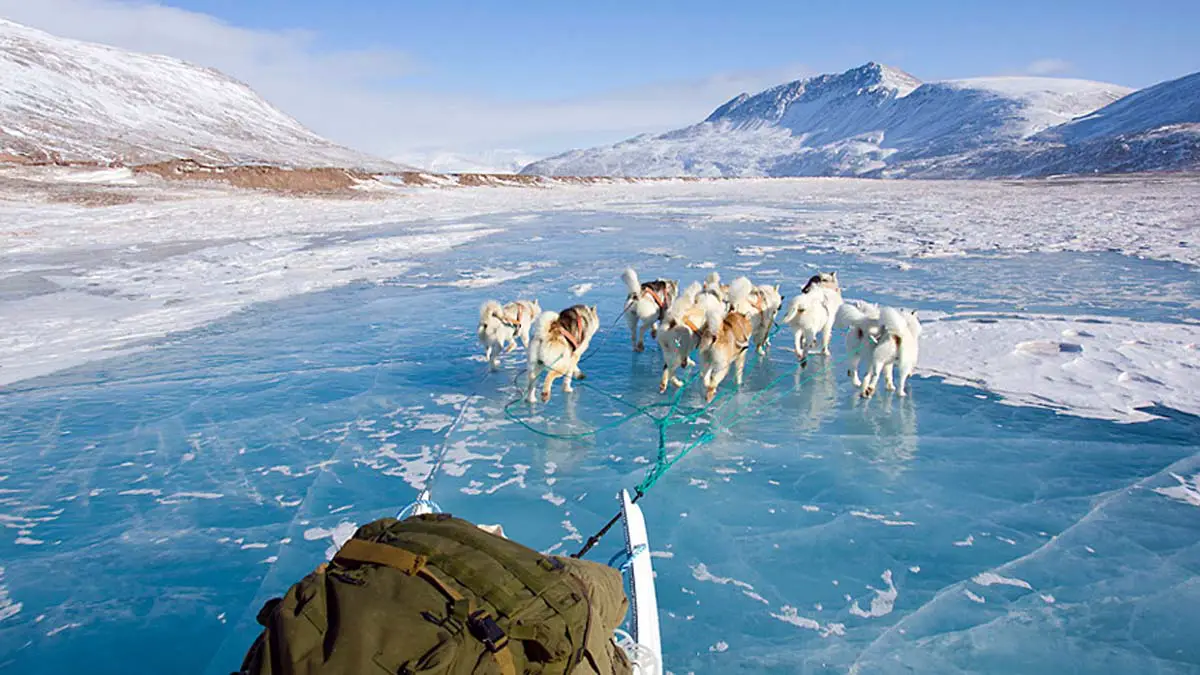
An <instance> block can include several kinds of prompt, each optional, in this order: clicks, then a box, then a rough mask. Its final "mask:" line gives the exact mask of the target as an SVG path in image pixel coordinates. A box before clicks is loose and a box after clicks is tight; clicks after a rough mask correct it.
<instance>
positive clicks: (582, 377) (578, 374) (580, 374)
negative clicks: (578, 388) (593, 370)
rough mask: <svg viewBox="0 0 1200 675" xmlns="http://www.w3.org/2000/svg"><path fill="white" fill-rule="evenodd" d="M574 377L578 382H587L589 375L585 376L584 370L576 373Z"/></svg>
mask: <svg viewBox="0 0 1200 675" xmlns="http://www.w3.org/2000/svg"><path fill="white" fill-rule="evenodd" d="M574 377H575V379H577V380H586V379H587V375H584V374H583V371H582V370H577V371H575V376H574Z"/></svg>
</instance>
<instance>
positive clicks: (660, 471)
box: [504, 324, 861, 558]
mask: <svg viewBox="0 0 1200 675" xmlns="http://www.w3.org/2000/svg"><path fill="white" fill-rule="evenodd" d="M782 329H783V326H782V325H779V324H776V325H775V326H774V327H773V330H772V331H771V333H770V336H769V338H770V337H774V336H775V335H776V334H777V333H779V331H780V330H782ZM606 337H607V336H606ZM769 338H768V339H769ZM859 349H861V347H859ZM857 351H858V350H857V349H856V350H855V351H854V352H851V353H849V354H847V355H845V356H844V357H842V358H840V359H827V360H826V361H825V365H824V367H822V368H817V369H813V370H811V371H808V373H809V374H807V375H805V376H804V377H801V378H800V379H799V380H797V381H796V382H795V383H794V384H793V385H792V386H790V387H786V388H782V389H779V391H777V392H776V393H775V399H774V400H778V399H779V398H782V397H783V396H784V395H786V394H788V393H790V392H791V391H792V390H794V389H796V388H798V387H799V386H800V385H802V384H804V383H805V382H808V381H810V380H812V379H813V378H815V377H816V376H818V375H820V374H822V373H824V372H826V371H827V370H829V369H830V368H832V367H833V366H834V365H835V364H837V363H841V362H843V361H845V360H847V359H849V358H851V357H852V356H854V354H855V352H857ZM593 353H595V352H593ZM587 356H590V354H589V355H585V356H584V358H585V359H586V358H587ZM757 357H758V352H755V353H754V354H753V355H751V359H748V361H750V363H747V364H746V366H747V367H750V366H752V365H753V363H754V361H753V359H756V358H757ZM581 361H582V359H581ZM551 365H553V364H551ZM801 367H803V366H802V365H797V366H796V368H795V369H792V370H789V371H788V372H786V373H784V374H782V375H780V376H779V377H776V378H775V379H773V380H771V382H770V383H768V384H767V386H766V387H764V388H763V389H760V390H759V391H757V392H755V394H754V395H753V396H751V397H750V399H749V400H748V401H746V403H745V404H744V405H743V406H741V408H740V410H738V411H734V412H733V413H732V414H730V415H728V416H727V417H725V418H723V419H722V418H721V413H722V411H723V410H724V409H725V408H726V406H728V405H729V404H730V403H731V402H732V401H733V400H734V396H735V394H734V392H733V391H731V390H729V389H726V390H725V391H723V392H721V393H719V394H718V395H717V396H716V397H715V398H714V399H713V400H712V401H709V402H708V403H706V404H705V405H703V406H700V407H695V406H682V405H680V403H681V401H682V399H683V394H684V392H685V391H686V390H687V389H688V388H690V387H691V385H692V383H693V382H695V380H696V379H697V378H698V377H699V376H700V374H701V371H700V369H699V368H697V369H696V372H695V373H693V374H692V375H691V377H689V378H688V380H687V381H686V382H685V383H684V385H683V386H682V387H679V388H678V389H677V390H676V391H675V393H674V395H672V396H671V399H670V400H669V401H659V402H656V403H651V404H648V405H637V404H634V403H630V402H629V401H626V400H625V399H624V398H622V397H621V396H618V395H616V394H613V393H611V392H608V391H605V390H604V389H602V388H600V387H597V386H595V385H591V384H589V383H587V382H580V383H579V384H580V386H582V387H586V388H588V389H590V390H592V391H595V392H597V393H599V394H600V395H602V396H605V397H607V398H609V399H611V400H613V401H615V402H617V403H618V404H620V405H622V406H624V407H626V408H629V409H630V412H629V413H628V414H626V415H623V416H621V417H620V418H618V419H616V420H614V421H612V422H609V423H607V424H604V425H601V426H598V427H595V428H592V429H589V430H587V431H580V432H574V433H558V432H553V431H548V430H546V429H543V428H539V427H537V426H535V425H534V424H532V423H531V422H530V421H529V419H528V418H525V417H521V416H519V415H517V414H516V413H514V412H513V408H514V407H515V406H517V405H519V404H520V403H522V402H523V401H524V396H519V397H517V398H515V399H513V400H512V401H509V402H508V403H507V404H505V406H504V415H505V417H507V418H508V419H509V420H511V421H513V422H515V423H517V424H519V425H521V426H522V427H524V428H525V429H528V430H529V431H531V432H533V433H535V434H537V435H539V436H543V437H545V438H553V439H558V440H579V439H583V438H589V437H592V436H596V435H599V434H601V433H604V432H606V431H610V430H612V429H616V428H617V427H620V426H621V425H623V424H626V423H628V422H630V421H632V420H634V419H636V418H638V417H645V418H647V419H649V420H651V421H652V422H653V423H654V425H655V426H656V427H657V429H658V454H657V457H656V458H655V461H654V464H653V465H652V466H650V467H649V468H648V469H647V470H646V475H645V477H644V478H643V479H642V480H641V482H639V483H638V484H637V486H635V487H634V495H633V501H634V502H636V501H637V500H639V499H641V498H642V497H643V496H645V494H646V493H647V492H648V491H649V490H650V489H651V488H653V487H654V486H655V485H657V484H658V481H659V480H660V479H661V478H662V477H663V476H664V475H666V473H667V472H668V471H670V470H671V468H672V467H674V466H675V465H676V464H678V463H679V462H680V461H681V460H683V458H684V457H687V456H688V454H689V453H691V452H692V450H695V449H696V448H698V447H700V446H701V445H704V444H705V443H708V442H710V441H712V440H713V439H715V438H716V437H717V432H719V431H720V430H721V429H728V428H730V427H732V426H733V425H735V424H737V423H738V422H739V421H741V420H742V418H744V417H745V416H746V415H748V414H750V413H751V412H753V410H754V408H755V407H756V404H757V403H758V402H759V399H761V398H762V397H763V396H765V395H766V394H768V393H770V392H771V391H772V390H775V389H776V388H777V387H778V386H779V384H780V383H781V382H782V381H783V380H784V379H786V378H788V377H790V376H793V375H794V373H795V372H796V370H799V369H800V368H801ZM523 373H524V371H521V372H518V373H517V375H516V378H514V384H517V382H516V380H517V379H519V378H520V377H521V375H522V374H523ZM568 377H570V376H569V375H568ZM518 389H519V390H521V391H524V390H525V388H524V387H520V386H519V385H518ZM664 410H665V412H663V411H664ZM706 415H707V416H708V417H709V422H708V426H707V427H706V428H705V429H703V430H702V431H701V432H700V433H699V435H697V436H696V437H695V438H693V439H692V441H691V442H690V443H688V444H687V445H685V446H684V447H683V448H682V449H681V450H680V451H679V452H677V453H675V454H674V455H669V454H668V453H667V430H668V429H670V428H671V427H673V426H676V425H680V424H693V423H697V422H699V421H701V419H702V418H703V417H705V416H706ZM618 520H620V514H619V513H618V514H617V515H615V516H613V518H612V519H611V520H610V521H608V523H607V524H606V525H605V526H604V527H603V528H601V529H600V530H599V531H598V532H597V533H596V534H594V535H592V536H591V537H589V538H588V540H587V543H585V544H584V546H583V548H582V549H580V550H579V552H578V553H575V554H574V555H573V556H572V557H574V558H581V557H583V556H584V555H586V554H587V552H588V551H589V550H591V549H592V547H593V546H595V545H596V544H597V543H598V542H599V541H600V539H601V538H603V537H604V535H605V534H606V533H607V532H608V530H609V529H611V528H612V526H613V525H615V524H616V523H617V521H618Z"/></svg>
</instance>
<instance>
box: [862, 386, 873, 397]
mask: <svg viewBox="0 0 1200 675" xmlns="http://www.w3.org/2000/svg"><path fill="white" fill-rule="evenodd" d="M874 395H875V388H874V387H867V388H866V389H863V390H862V397H863V398H871V397H872V396H874Z"/></svg>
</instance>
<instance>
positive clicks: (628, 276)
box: [621, 267, 642, 296]
mask: <svg viewBox="0 0 1200 675" xmlns="http://www.w3.org/2000/svg"><path fill="white" fill-rule="evenodd" d="M621 281H624V282H625V288H627V289H629V295H631V296H637V294H638V293H641V291H642V284H641V283H640V282H639V281H638V275H637V272H634V271H633V268H632V267H626V268H625V271H624V272H621Z"/></svg>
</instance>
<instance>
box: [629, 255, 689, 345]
mask: <svg viewBox="0 0 1200 675" xmlns="http://www.w3.org/2000/svg"><path fill="white" fill-rule="evenodd" d="M621 280H622V281H624V282H625V287H626V288H627V289H629V295H628V297H627V298H626V300H625V316H626V318H627V320H628V321H629V332H630V337H631V339H632V340H633V351H635V352H640V351H642V350H644V349H645V348H646V343H645V335H646V331H648V330H649V331H651V333H650V335H651V337H656V335H657V334H656V333H655V332H654V331H655V330H657V329H656V328H655V326H656V324H658V322H660V321H662V318H663V315H664V314H666V312H667V307H670V306H671V303H672V302H674V300H675V296H676V295H678V294H679V283H678V282H676V281H671V280H669V279H655V280H654V281H647V282H646V283H639V282H638V275H637V272H634V271H633V268H632V267H628V268H626V269H625V271H624V272H623V273H622V274H621Z"/></svg>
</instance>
